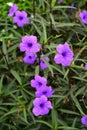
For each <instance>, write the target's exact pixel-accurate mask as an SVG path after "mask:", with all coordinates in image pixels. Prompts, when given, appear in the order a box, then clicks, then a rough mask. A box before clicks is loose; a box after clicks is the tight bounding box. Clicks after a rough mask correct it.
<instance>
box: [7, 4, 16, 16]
mask: <svg viewBox="0 0 87 130" xmlns="http://www.w3.org/2000/svg"><path fill="white" fill-rule="evenodd" d="M17 9H18V7H17V5H16V4H14V5H13V6H12V7H11V8H10V10H9V14H8V16H9V17H11V16H13V15H14V14H15V13H16V11H17Z"/></svg>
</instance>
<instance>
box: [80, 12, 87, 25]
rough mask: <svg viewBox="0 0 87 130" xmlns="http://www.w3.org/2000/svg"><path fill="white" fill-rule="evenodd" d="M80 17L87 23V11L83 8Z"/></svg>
mask: <svg viewBox="0 0 87 130" xmlns="http://www.w3.org/2000/svg"><path fill="white" fill-rule="evenodd" d="M80 19H81V21H82V22H83V23H84V24H87V11H86V10H83V11H82V12H80Z"/></svg>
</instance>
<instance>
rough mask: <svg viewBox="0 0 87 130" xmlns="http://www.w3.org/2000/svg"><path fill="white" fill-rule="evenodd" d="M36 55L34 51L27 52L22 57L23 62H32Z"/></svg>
mask: <svg viewBox="0 0 87 130" xmlns="http://www.w3.org/2000/svg"><path fill="white" fill-rule="evenodd" d="M36 57H37V55H36V54H34V53H30V52H29V53H27V54H26V55H25V57H24V59H23V61H24V63H27V64H34V62H35V60H36Z"/></svg>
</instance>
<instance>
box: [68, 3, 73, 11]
mask: <svg viewBox="0 0 87 130" xmlns="http://www.w3.org/2000/svg"><path fill="white" fill-rule="evenodd" d="M72 7H74V3H71V5H70V8H69V9H68V11H69V12H70V13H71V12H72V9H73V8H72Z"/></svg>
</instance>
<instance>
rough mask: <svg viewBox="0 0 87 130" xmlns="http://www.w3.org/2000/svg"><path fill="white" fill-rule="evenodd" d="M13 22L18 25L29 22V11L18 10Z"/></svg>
mask: <svg viewBox="0 0 87 130" xmlns="http://www.w3.org/2000/svg"><path fill="white" fill-rule="evenodd" d="M13 22H14V23H16V24H17V25H18V27H23V26H24V25H25V24H28V23H29V19H28V17H27V13H26V12H25V11H16V12H15V16H14V18H13Z"/></svg>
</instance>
